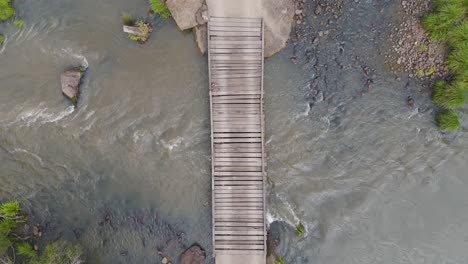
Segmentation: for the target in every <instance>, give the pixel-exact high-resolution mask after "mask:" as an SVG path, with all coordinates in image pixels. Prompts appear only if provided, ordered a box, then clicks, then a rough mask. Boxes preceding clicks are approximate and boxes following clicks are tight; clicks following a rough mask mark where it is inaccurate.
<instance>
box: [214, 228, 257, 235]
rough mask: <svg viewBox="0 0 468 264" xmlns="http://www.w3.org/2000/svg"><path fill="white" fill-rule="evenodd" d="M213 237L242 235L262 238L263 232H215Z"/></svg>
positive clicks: (249, 230) (250, 230)
mask: <svg viewBox="0 0 468 264" xmlns="http://www.w3.org/2000/svg"><path fill="white" fill-rule="evenodd" d="M215 235H231V236H232V235H237V236H238V235H243V236H263V235H264V232H263V230H255V229H253V230H252V229H247V230H215Z"/></svg>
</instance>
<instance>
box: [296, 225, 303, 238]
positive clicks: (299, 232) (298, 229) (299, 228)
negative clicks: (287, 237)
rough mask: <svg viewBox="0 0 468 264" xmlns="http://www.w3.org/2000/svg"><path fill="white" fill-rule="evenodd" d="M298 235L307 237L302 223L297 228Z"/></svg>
mask: <svg viewBox="0 0 468 264" xmlns="http://www.w3.org/2000/svg"><path fill="white" fill-rule="evenodd" d="M296 235H298V236H300V237H304V236H305V227H304V225H303V224H302V223H299V224H298V225H297V226H296Z"/></svg>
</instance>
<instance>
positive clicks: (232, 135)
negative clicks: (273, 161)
mask: <svg viewBox="0 0 468 264" xmlns="http://www.w3.org/2000/svg"><path fill="white" fill-rule="evenodd" d="M261 136H262V135H261V133H215V134H214V137H215V138H244V137H247V138H249V137H253V138H256V137H261Z"/></svg>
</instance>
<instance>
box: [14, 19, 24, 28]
mask: <svg viewBox="0 0 468 264" xmlns="http://www.w3.org/2000/svg"><path fill="white" fill-rule="evenodd" d="M13 25H15V27H17V28H22V27H24V20H21V19H18V20H15V21H14V22H13Z"/></svg>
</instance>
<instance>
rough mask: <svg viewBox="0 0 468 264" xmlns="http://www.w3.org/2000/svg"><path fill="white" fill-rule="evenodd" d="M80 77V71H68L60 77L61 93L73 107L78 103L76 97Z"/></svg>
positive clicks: (81, 73)
mask: <svg viewBox="0 0 468 264" xmlns="http://www.w3.org/2000/svg"><path fill="white" fill-rule="evenodd" d="M82 76H83V72H82V71H80V70H70V71H66V72H64V73H62V75H60V81H61V82H62V93H63V94H64V95H65V96H66V97H67V98H68V99H70V100H71V101H72V103H73V104H75V105H76V104H77V103H78V97H79V95H80V81H81V77H82Z"/></svg>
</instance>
